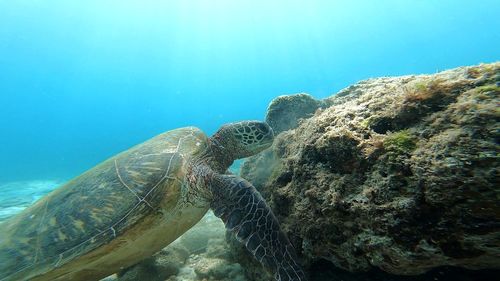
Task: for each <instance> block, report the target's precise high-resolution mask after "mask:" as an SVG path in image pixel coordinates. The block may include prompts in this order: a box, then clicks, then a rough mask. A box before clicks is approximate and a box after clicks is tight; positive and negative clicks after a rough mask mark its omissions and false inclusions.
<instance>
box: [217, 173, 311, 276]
mask: <svg viewBox="0 0 500 281" xmlns="http://www.w3.org/2000/svg"><path fill="white" fill-rule="evenodd" d="M210 189H211V191H212V194H213V200H212V202H211V208H212V210H213V211H214V214H215V215H216V216H217V217H219V218H221V219H222V220H223V221H224V224H225V225H226V228H227V229H229V230H231V231H232V232H233V233H234V234H235V235H236V237H237V239H238V240H239V241H240V242H242V243H244V244H245V246H246V248H247V249H248V250H249V251H250V252H251V253H252V255H253V256H254V257H255V258H256V259H257V260H258V261H259V262H261V263H262V264H263V265H264V266H265V267H267V268H268V269H270V270H271V271H272V272H273V273H274V277H275V278H276V280H278V281H292V280H293V281H304V280H306V278H305V275H304V272H303V271H302V269H301V267H300V265H299V264H298V262H297V258H296V256H295V250H294V249H293V246H292V245H291V244H290V241H289V240H288V238H287V237H286V236H285V234H284V233H283V232H282V231H281V229H280V226H279V224H278V220H277V219H276V217H275V216H274V215H273V213H272V211H271V209H270V208H269V207H268V206H267V204H266V202H265V201H264V199H263V198H262V196H261V195H260V194H259V192H258V191H257V190H256V189H255V187H253V186H252V185H251V184H250V183H249V182H248V181H246V180H244V179H242V178H239V177H236V176H232V175H214V178H213V182H212V184H210Z"/></svg>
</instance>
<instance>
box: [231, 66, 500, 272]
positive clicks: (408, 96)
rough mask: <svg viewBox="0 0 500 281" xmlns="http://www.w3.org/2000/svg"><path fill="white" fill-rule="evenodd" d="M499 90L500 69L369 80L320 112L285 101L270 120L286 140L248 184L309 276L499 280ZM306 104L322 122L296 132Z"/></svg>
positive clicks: (253, 163) (256, 159)
mask: <svg viewBox="0 0 500 281" xmlns="http://www.w3.org/2000/svg"><path fill="white" fill-rule="evenodd" d="M499 84H500V63H498V62H497V63H492V64H481V65H478V66H471V67H461V68H456V69H452V70H448V71H444V72H440V73H436V74H433V75H412V76H403V77H384V78H375V79H369V80H365V81H361V82H359V83H357V84H355V85H353V86H350V87H348V88H346V89H344V90H342V91H340V92H339V93H338V94H336V95H333V96H332V97H329V98H327V99H325V100H322V101H318V102H316V103H314V102H311V100H310V96H309V97H304V96H303V94H301V96H299V97H295V98H294V97H293V96H290V97H280V98H278V100H275V101H273V102H271V105H270V107H269V109H268V115H267V118H266V119H267V121H268V122H269V123H270V124H271V125H272V126H273V127H274V128H275V130H276V131H277V132H281V133H280V134H279V135H278V136H277V137H276V140H275V142H274V145H273V147H272V148H271V149H269V150H267V151H265V152H263V153H261V154H259V155H256V156H253V157H251V158H249V159H248V160H247V161H246V162H245V163H244V165H243V166H242V169H241V175H242V177H244V178H246V179H248V180H249V181H250V182H253V183H254V184H255V185H256V187H257V189H258V190H259V191H260V192H261V193H262V194H263V196H264V197H265V198H266V200H267V201H268V202H269V204H270V206H271V208H272V209H273V211H274V213H275V214H276V216H277V217H278V219H279V221H280V222H281V225H282V228H283V229H284V230H285V232H286V233H287V234H288V236H289V238H290V240H291V241H292V243H293V244H294V245H295V247H296V249H297V251H298V253H299V256H300V257H301V259H302V261H303V263H304V265H305V266H306V268H309V270H310V271H311V272H310V273H311V274H312V275H314V274H315V273H314V272H312V271H317V268H318V264H324V263H327V264H333V265H334V266H335V267H336V268H340V269H342V270H347V271H350V272H367V271H372V270H380V271H381V272H387V273H390V274H397V275H418V274H423V273H425V272H428V271H430V270H432V269H435V268H437V267H443V266H448V267H449V266H451V267H456V268H463V269H457V270H480V269H489V270H492V269H493V270H495V269H500V204H499V199H500V183H499V179H500V178H499V170H500V169H499V168H500V165H499V164H500V161H499V151H500V149H499V148H500V146H499V143H500V109H499V108H500V107H499V105H500V99H499V95H500V88H499ZM283 100H285V101H287V103H283V102H282V101H283ZM293 100H296V101H298V102H299V105H298V106H296V105H295V104H294V103H293ZM304 100H307V102H304ZM305 103H307V104H310V105H311V106H310V107H308V108H309V109H311V108H313V107H314V106H313V105H314V104H316V105H317V106H316V109H315V110H314V111H315V113H314V114H312V115H311V114H310V113H309V112H306V114H305V115H303V116H302V117H299V118H304V119H302V120H299V119H298V118H295V117H294V118H295V119H294V120H296V121H293V122H291V123H294V126H291V125H290V121H289V120H290V119H293V118H292V117H293V116H301V115H300V114H301V110H302V109H303V108H304V106H303V105H304V104H305ZM276 112H288V113H287V114H288V116H292V117H287V118H281V117H280V114H276ZM283 128H285V129H286V130H283ZM233 245H235V246H233V249H234V250H233V252H238V254H239V255H245V252H244V251H242V250H241V249H240V248H238V246H237V245H236V244H233ZM240 263H242V264H243V267H244V268H251V267H252V266H253V267H254V268H255V270H253V271H254V272H257V271H259V270H260V268H259V265H258V264H257V263H256V262H253V261H252V260H251V259H248V258H247V259H245V258H240ZM332 267H333V266H332ZM249 270H250V271H251V269H249ZM254 279H255V280H261V279H260V278H254ZM262 280H265V278H264V277H263V278H262ZM377 280H378V279H377ZM391 280H392V279H391ZM472 280H473V279H472Z"/></svg>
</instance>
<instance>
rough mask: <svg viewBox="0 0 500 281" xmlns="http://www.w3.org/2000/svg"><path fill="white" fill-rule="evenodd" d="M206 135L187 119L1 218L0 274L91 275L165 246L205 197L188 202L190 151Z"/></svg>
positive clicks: (199, 212) (197, 213) (201, 146)
mask: <svg viewBox="0 0 500 281" xmlns="http://www.w3.org/2000/svg"><path fill="white" fill-rule="evenodd" d="M207 144H208V142H207V137H206V136H205V134H203V132H201V131H200V130H199V129H197V128H193V127H188V128H182V129H177V130H173V131H169V132H166V133H163V134H160V135H158V136H156V137H154V138H153V139H151V140H149V141H146V142H144V143H142V144H140V145H137V146H135V147H133V148H131V149H129V150H127V151H125V152H122V153H120V154H118V155H116V156H115V157H112V158H110V159H108V160H106V161H105V162H103V163H101V164H100V165H98V166H96V167H94V168H93V169H91V170H89V171H87V172H85V173H84V174H82V175H81V176H79V177H77V178H75V179H73V180H71V181H70V182H68V183H67V184H65V185H64V186H62V187H60V188H58V189H56V190H55V191H54V192H52V193H50V194H48V195H47V196H45V197H44V198H42V199H41V200H39V201H38V202H37V203H36V204H34V205H33V206H32V207H30V208H28V209H26V210H25V211H23V212H22V213H21V214H19V215H17V216H15V217H13V218H11V219H10V220H7V221H6V222H5V223H3V224H1V225H0V280H20V279H22V280H25V279H32V280H58V279H59V280H93V279H98V278H102V277H105V276H107V275H109V274H112V273H114V272H116V271H119V270H120V269H121V268H124V267H127V266H130V265H132V264H134V263H136V262H138V261H140V260H141V259H143V258H145V257H147V256H149V255H151V254H153V253H154V252H156V251H158V250H160V249H161V248H163V247H164V246H166V245H168V244H169V243H170V242H172V241H173V240H175V239H176V238H177V237H178V236H180V235H181V234H182V233H183V232H185V231H186V230H187V229H189V228H190V227H191V226H192V225H194V224H195V223H196V222H197V221H198V220H199V219H200V218H201V217H202V216H203V214H205V212H206V211H207V210H208V205H205V204H201V205H196V206H193V205H191V204H185V199H186V198H184V197H185V194H186V190H187V188H188V187H189V186H188V185H187V181H186V171H187V167H188V165H189V164H188V163H190V159H192V158H193V157H195V156H196V155H197V154H199V153H201V152H202V151H204V150H205V149H206V146H207Z"/></svg>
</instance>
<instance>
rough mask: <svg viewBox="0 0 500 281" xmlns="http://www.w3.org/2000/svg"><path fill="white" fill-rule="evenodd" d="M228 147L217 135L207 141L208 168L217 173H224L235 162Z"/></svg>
mask: <svg viewBox="0 0 500 281" xmlns="http://www.w3.org/2000/svg"><path fill="white" fill-rule="evenodd" d="M228 145H229V144H228V143H226V142H224V141H223V137H222V136H221V135H219V134H217V133H216V134H214V135H213V136H212V137H210V138H209V139H208V154H209V155H210V158H211V160H210V164H209V166H210V167H211V168H212V170H214V171H217V172H218V173H225V172H226V171H227V169H228V168H229V166H231V164H233V162H234V160H235V159H234V155H233V154H232V153H230V151H231V149H228V147H227V146H228Z"/></svg>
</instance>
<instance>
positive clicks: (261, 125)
mask: <svg viewBox="0 0 500 281" xmlns="http://www.w3.org/2000/svg"><path fill="white" fill-rule="evenodd" d="M256 126H257V128H258V129H259V131H261V132H262V133H264V134H267V133H268V132H269V128H268V127H269V126H267V125H266V124H264V123H257V125H256Z"/></svg>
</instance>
